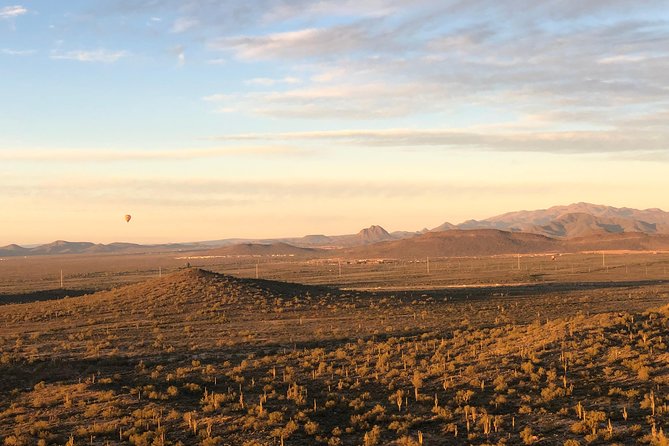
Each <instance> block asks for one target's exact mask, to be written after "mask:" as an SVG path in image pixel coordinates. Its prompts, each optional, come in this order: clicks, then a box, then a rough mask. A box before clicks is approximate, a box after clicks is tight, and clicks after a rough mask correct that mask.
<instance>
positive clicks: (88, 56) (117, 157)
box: [0, 0, 669, 244]
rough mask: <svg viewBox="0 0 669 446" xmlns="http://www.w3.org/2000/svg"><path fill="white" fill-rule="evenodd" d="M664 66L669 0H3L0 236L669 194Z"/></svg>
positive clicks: (206, 231)
mask: <svg viewBox="0 0 669 446" xmlns="http://www.w3.org/2000/svg"><path fill="white" fill-rule="evenodd" d="M668 71H669V7H667V5H666V2H662V1H641V2H635V3H633V4H631V3H630V2H628V1H600V0H596V1H588V2H583V1H575V0H564V1H547V2H534V1H526V0H522V1H521V0H510V1H505V2H496V1H483V0H479V1H472V0H469V1H444V0H417V1H411V2H408V1H405V0H386V1H383V0H370V1H365V2H360V1H355V2H354V1H306V0H294V1H287V0H283V1H282V0H256V1H247V2H238V1H213V0H185V1H184V0H182V1H172V0H164V1H158V0H133V1H130V0H117V1H90V0H89V1H68V2H53V1H23V2H20V1H10V2H5V1H1V2H0V104H2V105H0V177H1V178H2V187H1V188H0V206H2V208H3V209H7V210H9V212H4V213H3V215H2V216H0V227H1V231H0V244H5V243H14V242H16V243H40V242H48V241H51V240H54V239H61V238H64V239H70V240H92V241H100V242H110V241H119V240H127V241H141V242H162V241H187V240H205V239H216V238H227V237H273V236H289V235H303V234H307V233H330V234H335V233H348V232H355V231H357V230H359V229H360V228H361V227H364V226H369V225H370V224H381V225H382V226H384V227H386V228H387V229H389V230H418V229H421V228H423V227H425V226H427V227H434V226H437V225H439V224H441V223H443V222H444V221H446V220H448V221H451V222H460V221H462V220H465V219H468V218H485V217H488V216H491V215H494V214H497V213H501V212H505V211H510V210H517V209H531V208H542V207H548V206H551V205H555V204H566V203H570V202H575V201H591V202H596V203H602V204H610V205H616V206H630V207H663V208H669V198H667V195H666V193H665V191H666V190H667V188H668V186H669V184H668V183H667V180H666V173H665V172H666V169H667V167H668V166H669V164H668V162H669V146H668V143H669V124H668V123H669V77H667V75H666V73H667V72H668ZM125 213H131V214H133V216H134V218H133V221H132V223H131V224H127V225H126V224H125V222H124V221H123V219H122V216H123V215H124V214H125Z"/></svg>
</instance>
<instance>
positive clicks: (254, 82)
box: [244, 76, 301, 87]
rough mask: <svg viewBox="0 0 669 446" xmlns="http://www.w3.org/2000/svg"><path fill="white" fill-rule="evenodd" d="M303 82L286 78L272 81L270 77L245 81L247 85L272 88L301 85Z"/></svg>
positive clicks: (289, 77)
mask: <svg viewBox="0 0 669 446" xmlns="http://www.w3.org/2000/svg"><path fill="white" fill-rule="evenodd" d="M300 82H301V80H300V79H299V78H297V77H293V76H286V77H283V78H280V79H272V78H269V77H255V78H253V79H248V80H246V81H244V83H245V84H246V85H259V86H261V87H271V86H274V85H279V84H299V83H300Z"/></svg>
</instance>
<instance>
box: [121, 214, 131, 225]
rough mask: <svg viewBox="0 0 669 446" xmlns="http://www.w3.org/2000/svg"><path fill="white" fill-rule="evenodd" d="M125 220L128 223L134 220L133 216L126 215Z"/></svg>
mask: <svg viewBox="0 0 669 446" xmlns="http://www.w3.org/2000/svg"><path fill="white" fill-rule="evenodd" d="M123 218H125V222H126V223H128V222H130V219H131V218H132V215H130V214H125V217H123Z"/></svg>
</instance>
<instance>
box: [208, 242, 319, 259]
mask: <svg viewBox="0 0 669 446" xmlns="http://www.w3.org/2000/svg"><path fill="white" fill-rule="evenodd" d="M203 253H204V254H206V255H220V256H295V257H317V256H319V255H321V254H322V250H321V249H317V248H303V247H299V246H293V245H290V244H288V243H282V242H276V243H240V244H237V245H232V246H224V247H222V248H214V249H209V250H207V251H204V252H203Z"/></svg>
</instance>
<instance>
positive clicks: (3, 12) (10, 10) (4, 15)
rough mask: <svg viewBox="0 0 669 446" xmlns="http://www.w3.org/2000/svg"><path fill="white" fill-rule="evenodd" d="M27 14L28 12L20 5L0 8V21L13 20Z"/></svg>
mask: <svg viewBox="0 0 669 446" xmlns="http://www.w3.org/2000/svg"><path fill="white" fill-rule="evenodd" d="M27 13H28V10H27V9H26V8H25V7H23V6H20V5H14V6H5V7H4V8H0V19H13V18H15V17H18V16H21V15H24V14H27Z"/></svg>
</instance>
